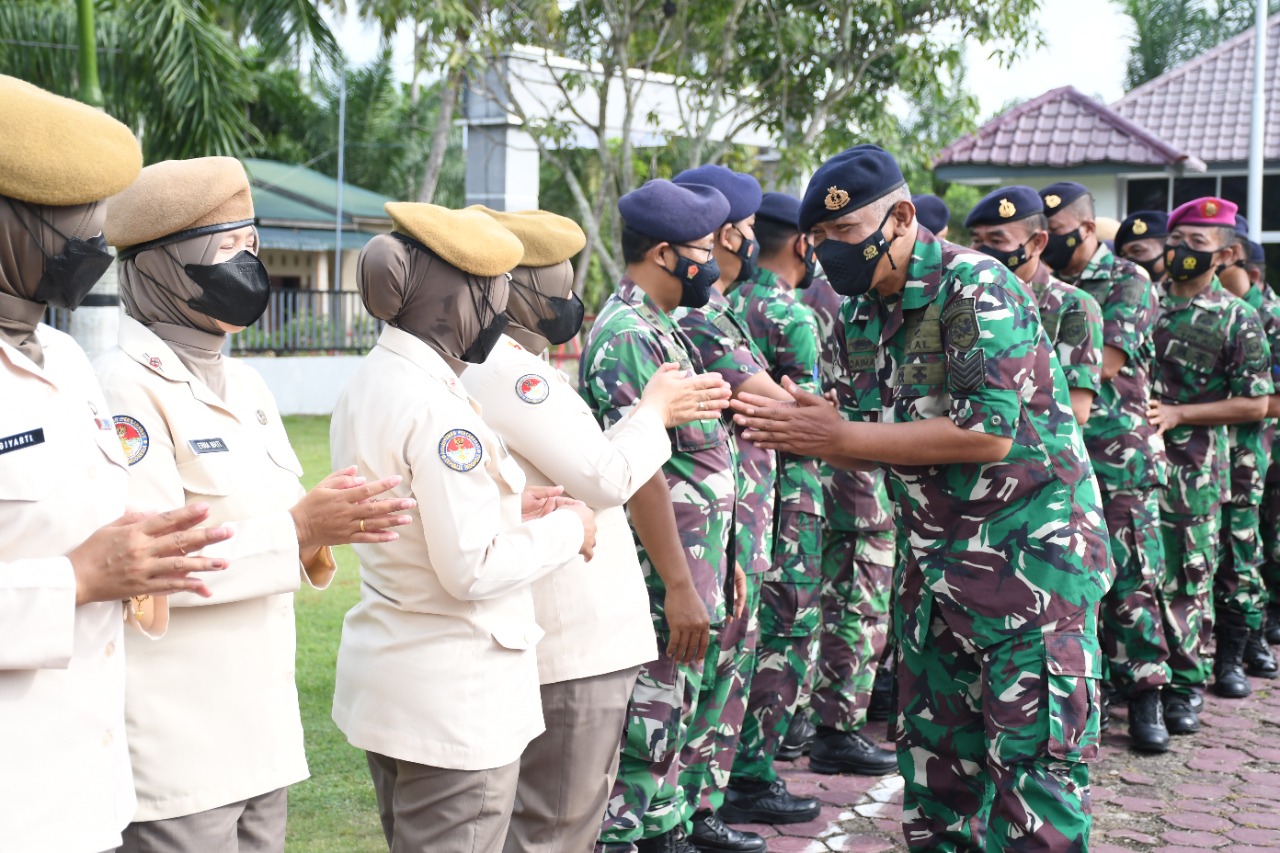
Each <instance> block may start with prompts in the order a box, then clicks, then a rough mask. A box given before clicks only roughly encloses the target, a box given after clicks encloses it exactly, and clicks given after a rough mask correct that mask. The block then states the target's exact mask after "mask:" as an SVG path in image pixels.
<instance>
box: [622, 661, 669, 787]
mask: <svg viewBox="0 0 1280 853" xmlns="http://www.w3.org/2000/svg"><path fill="white" fill-rule="evenodd" d="M684 680H685V674H684V671H683V669H682V668H681V667H680V666H678V665H677V664H676V662H675V661H674V660H672V659H671V658H669V657H667V656H666V655H663V656H662V657H660V658H659V659H658V660H656V661H653V662H652V663H648V664H645V665H644V666H642V667H641V668H640V675H639V676H638V677H637V679H636V686H635V689H633V690H632V691H631V701H630V702H629V703H628V705H627V728H626V731H625V732H624V733H623V736H622V738H623V744H622V749H623V752H625V753H627V754H628V755H630V756H632V757H633V758H638V759H640V760H641V761H646V762H649V763H650V764H653V763H657V762H660V761H662V760H663V759H664V758H666V757H667V756H668V755H670V753H671V752H672V750H674V749H675V748H676V746H677V745H678V744H679V743H680V721H681V716H682V711H683V706H684Z"/></svg>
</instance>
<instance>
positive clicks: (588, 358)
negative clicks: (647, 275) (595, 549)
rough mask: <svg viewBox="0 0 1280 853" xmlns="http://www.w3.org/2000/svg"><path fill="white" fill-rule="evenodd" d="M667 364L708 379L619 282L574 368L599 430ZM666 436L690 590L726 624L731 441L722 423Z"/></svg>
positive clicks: (654, 582)
mask: <svg viewBox="0 0 1280 853" xmlns="http://www.w3.org/2000/svg"><path fill="white" fill-rule="evenodd" d="M664 362H675V363H677V364H679V365H680V366H681V367H683V368H685V369H686V370H690V369H691V370H694V371H696V372H698V373H704V372H705V369H704V368H703V365H702V359H701V358H700V357H699V356H698V352H697V350H695V349H694V348H693V346H692V345H691V344H690V343H689V341H688V339H687V338H686V337H685V336H684V334H683V333H682V332H681V331H680V330H679V328H677V327H676V324H675V321H673V320H672V319H671V318H670V317H669V316H668V315H666V314H665V313H663V311H662V310H661V309H660V308H658V306H657V305H655V304H654V302H653V300H652V299H650V298H649V296H648V295H647V294H646V293H645V292H644V291H643V290H641V289H640V287H639V286H638V285H637V284H636V283H635V282H634V281H632V280H631V279H629V278H625V277H624V278H623V279H622V281H621V283H619V284H618V289H617V290H616V291H614V293H613V295H611V296H610V297H609V298H608V300H606V301H605V304H604V307H603V308H601V309H600V315H599V316H598V317H597V318H596V322H595V325H594V326H592V327H591V334H590V336H589V337H588V338H587V344H586V347H585V349H584V351H583V353H582V358H581V360H580V361H579V363H578V371H579V387H580V389H581V391H580V392H581V394H582V397H583V399H585V400H586V401H587V405H588V406H590V407H591V410H592V411H593V412H594V413H595V415H596V417H597V418H598V419H599V421H600V424H601V426H603V427H604V428H606V429H607V428H609V427H610V426H612V425H613V424H615V423H617V422H618V421H619V420H621V419H622V417H623V416H624V415H625V414H626V413H627V410H628V409H630V408H631V406H633V405H635V403H637V402H638V401H639V399H640V395H641V393H642V392H643V391H644V387H645V385H646V384H647V383H648V382H649V379H650V378H651V377H652V376H653V375H654V374H655V373H657V371H658V368H659V367H661V366H662V364H663V363H664ZM670 434H671V448H672V453H671V459H670V460H669V461H668V462H667V463H666V465H664V466H663V468H662V470H663V472H664V473H665V474H666V478H667V484H668V485H669V486H670V487H671V503H672V504H673V506H674V508H675V516H676V525H677V527H678V528H679V530H680V542H681V545H682V546H683V549H684V553H685V558H686V559H687V560H688V563H689V572H690V574H691V575H692V577H693V585H694V588H695V589H696V590H697V592H698V595H699V596H701V598H702V601H703V603H705V604H706V606H707V613H708V614H709V615H710V617H711V624H713V625H716V624H719V623H721V622H723V621H724V618H725V583H726V580H729V579H731V574H730V573H729V572H726V569H725V566H726V561H727V554H728V547H729V527H730V524H731V523H732V518H733V509H734V500H735V485H734V473H733V450H732V447H731V440H730V437H729V433H728V432H727V431H726V430H725V428H724V425H723V424H722V423H721V422H720V421H719V420H710V421H694V422H693V423H689V424H686V425H684V426H682V427H677V428H676V429H673V430H671V431H670ZM636 544H637V546H640V543H639V541H637V543H636ZM640 560H641V564H642V566H643V567H644V570H645V574H646V577H645V581H646V583H647V585H648V587H649V597H650V606H651V608H652V610H653V613H654V615H655V617H658V618H661V615H662V607H663V600H664V597H665V594H666V590H665V588H664V586H663V583H662V578H661V577H659V576H658V573H657V571H656V570H655V569H654V568H653V564H652V562H651V561H650V560H649V558H648V555H647V554H646V553H645V551H644V548H643V546H640Z"/></svg>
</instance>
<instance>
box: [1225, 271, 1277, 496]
mask: <svg viewBox="0 0 1280 853" xmlns="http://www.w3.org/2000/svg"><path fill="white" fill-rule="evenodd" d="M1241 298H1242V299H1243V300H1244V301H1245V302H1247V303H1248V304H1249V307H1251V308H1252V309H1253V310H1254V311H1257V312H1258V319H1259V320H1260V321H1261V322H1262V331H1263V334H1264V335H1265V336H1266V339H1267V348H1268V350H1269V351H1270V353H1271V379H1272V382H1273V383H1274V382H1275V381H1276V377H1277V376H1280V300H1278V299H1276V297H1275V295H1274V294H1272V293H1270V292H1268V291H1265V290H1263V289H1262V288H1261V287H1256V286H1255V287H1250V288H1249V290H1248V292H1246V293H1245V295H1244V296H1242V297H1241ZM1274 438H1275V423H1274V422H1273V421H1270V420H1263V421H1258V422H1257V423H1252V424H1232V425H1231V426H1229V427H1227V443H1228V444H1229V445H1230V446H1231V503H1233V504H1235V505H1236V506H1260V505H1261V504H1262V496H1263V491H1264V487H1265V485H1266V477H1267V468H1269V467H1270V462H1271V453H1272V445H1273V444H1274Z"/></svg>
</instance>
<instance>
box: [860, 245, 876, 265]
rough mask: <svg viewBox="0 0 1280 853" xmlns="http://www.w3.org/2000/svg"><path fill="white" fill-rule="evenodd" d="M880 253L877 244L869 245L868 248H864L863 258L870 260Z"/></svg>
mask: <svg viewBox="0 0 1280 853" xmlns="http://www.w3.org/2000/svg"><path fill="white" fill-rule="evenodd" d="M878 254H880V250H879V249H877V248H876V247H875V246H868V247H867V248H865V249H863V250H862V258H863V260H867V261H869V260H871V259H872V258H874V257H875V256H876V255H878Z"/></svg>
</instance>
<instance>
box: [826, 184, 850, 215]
mask: <svg viewBox="0 0 1280 853" xmlns="http://www.w3.org/2000/svg"><path fill="white" fill-rule="evenodd" d="M822 203H823V204H825V205H826V206H827V210H840V209H841V208H842V207H844V206H845V205H846V204H848V203H849V194H848V193H847V192H845V191H844V190H842V189H840V188H839V187H827V197H826V198H825V199H823V200H822Z"/></svg>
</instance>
